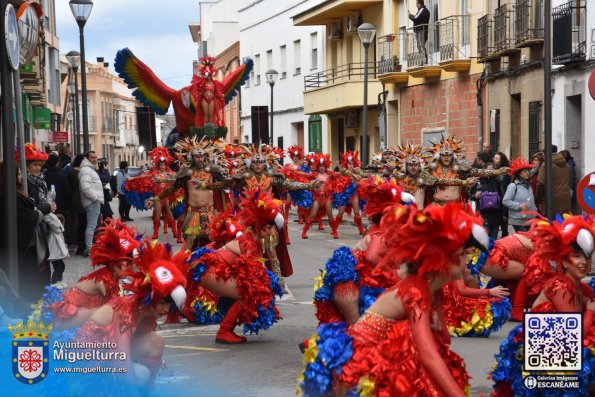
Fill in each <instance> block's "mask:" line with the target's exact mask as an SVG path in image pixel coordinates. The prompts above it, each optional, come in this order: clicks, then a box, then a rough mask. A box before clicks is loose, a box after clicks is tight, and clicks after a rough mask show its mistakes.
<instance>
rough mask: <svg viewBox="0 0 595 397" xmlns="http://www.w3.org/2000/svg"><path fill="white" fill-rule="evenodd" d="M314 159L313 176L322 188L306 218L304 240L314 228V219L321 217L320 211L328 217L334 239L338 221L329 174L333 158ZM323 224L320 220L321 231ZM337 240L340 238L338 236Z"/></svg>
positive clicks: (326, 156) (316, 194) (326, 155)
mask: <svg viewBox="0 0 595 397" xmlns="http://www.w3.org/2000/svg"><path fill="white" fill-rule="evenodd" d="M314 158H315V165H311V168H312V166H313V167H315V168H314V169H315V171H314V172H313V174H314V176H315V177H316V181H317V182H318V183H319V184H320V186H321V188H320V189H318V190H317V191H316V192H315V193H314V203H313V204H312V208H311V209H310V213H309V214H308V215H307V216H306V224H305V225H304V228H303V230H302V238H303V239H306V238H308V229H310V226H312V221H313V220H314V219H318V218H317V217H318V216H319V210H322V211H324V212H325V213H326V216H327V217H328V223H329V225H330V227H331V230H332V233H333V237H334V236H337V221H336V220H335V218H334V217H333V203H332V189H333V187H332V184H331V183H330V180H329V178H330V177H331V173H330V172H329V168H330V166H331V158H330V156H329V155H328V154H318V155H316V156H315V157H314ZM321 223H322V219H320V220H319V229H321V228H320V224H321ZM321 230H322V229H321ZM335 238H338V236H337V237H335Z"/></svg>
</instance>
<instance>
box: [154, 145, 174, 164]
mask: <svg viewBox="0 0 595 397" xmlns="http://www.w3.org/2000/svg"><path fill="white" fill-rule="evenodd" d="M149 158H150V159H151V163H153V164H154V165H159V164H160V163H165V164H167V165H170V164H171V161H172V157H171V154H169V150H168V149H167V148H165V147H163V146H159V147H156V148H155V149H153V150H151V151H150V152H149Z"/></svg>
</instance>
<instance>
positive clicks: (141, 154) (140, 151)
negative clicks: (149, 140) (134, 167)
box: [138, 145, 146, 171]
mask: <svg viewBox="0 0 595 397" xmlns="http://www.w3.org/2000/svg"><path fill="white" fill-rule="evenodd" d="M144 152H145V147H144V146H143V145H140V146H139V147H138V165H139V168H140V163H141V160H142V156H143V153H144ZM145 171H146V170H145Z"/></svg>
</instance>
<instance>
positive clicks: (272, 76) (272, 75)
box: [265, 69, 279, 146]
mask: <svg viewBox="0 0 595 397" xmlns="http://www.w3.org/2000/svg"><path fill="white" fill-rule="evenodd" d="M265 75H266V77H267V83H269V85H270V86H271V146H275V144H274V142H273V87H274V86H275V81H277V77H279V72H277V71H276V70H275V69H270V70H269V71H267V72H266V73H265Z"/></svg>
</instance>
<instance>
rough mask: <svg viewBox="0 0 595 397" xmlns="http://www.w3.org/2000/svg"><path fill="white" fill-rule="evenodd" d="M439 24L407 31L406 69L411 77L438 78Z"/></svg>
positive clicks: (421, 26) (439, 70) (420, 26)
mask: <svg viewBox="0 0 595 397" xmlns="http://www.w3.org/2000/svg"><path fill="white" fill-rule="evenodd" d="M439 41H440V37H439V24H429V25H418V26H415V27H412V28H409V29H407V68H408V71H409V74H411V76H413V77H420V78H435V77H440V74H441V73H442V68H441V67H440V66H439V65H438V60H439V59H440V54H439V49H440V46H439Z"/></svg>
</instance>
